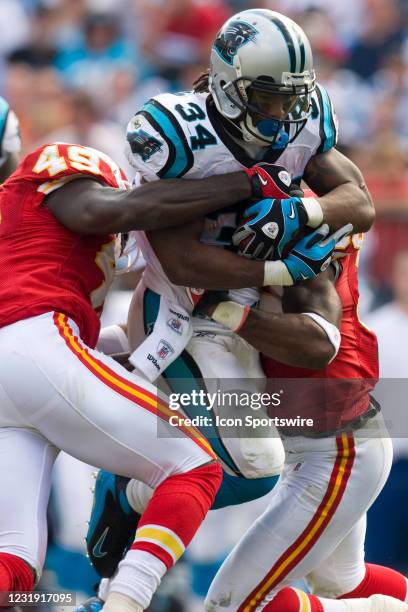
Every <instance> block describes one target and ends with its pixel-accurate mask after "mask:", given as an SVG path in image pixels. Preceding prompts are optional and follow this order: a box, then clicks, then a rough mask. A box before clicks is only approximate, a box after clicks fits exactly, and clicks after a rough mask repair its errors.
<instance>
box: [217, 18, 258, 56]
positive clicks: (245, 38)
mask: <svg viewBox="0 0 408 612" xmlns="http://www.w3.org/2000/svg"><path fill="white" fill-rule="evenodd" d="M257 34H258V30H256V29H255V28H254V26H252V25H251V24H250V23H245V21H232V22H231V23H228V25H227V26H226V27H225V28H223V29H222V30H220V31H219V33H218V36H217V38H216V39H215V42H214V49H215V50H216V51H217V53H218V54H219V55H220V56H221V57H222V59H223V60H224V61H225V62H227V64H231V65H232V63H233V61H234V56H235V55H236V53H237V51H238V49H239V48H240V47H242V46H243V45H246V44H247V43H248V42H249V41H251V40H253V39H254V38H255V36H256V35H257Z"/></svg>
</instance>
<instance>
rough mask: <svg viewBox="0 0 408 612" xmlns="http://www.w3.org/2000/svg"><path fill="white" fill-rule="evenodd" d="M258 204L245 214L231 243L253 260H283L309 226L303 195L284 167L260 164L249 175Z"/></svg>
mask: <svg viewBox="0 0 408 612" xmlns="http://www.w3.org/2000/svg"><path fill="white" fill-rule="evenodd" d="M246 172H247V174H248V176H249V177H250V179H251V184H252V193H253V194H254V197H255V196H258V197H259V200H258V201H256V202H255V203H254V204H252V205H251V206H250V207H249V208H247V210H246V211H245V213H244V218H243V219H242V222H241V224H240V225H239V227H238V228H237V229H236V231H235V232H234V234H233V237H232V242H233V244H234V246H236V247H237V251H238V253H239V254H240V255H243V256H245V257H249V258H251V259H262V260H266V259H281V257H282V255H283V253H284V250H285V247H286V246H287V245H288V244H289V243H290V242H291V241H292V240H293V238H294V237H295V236H296V234H297V233H298V232H299V230H301V229H302V228H303V227H304V226H305V225H306V223H307V220H308V215H307V212H306V210H305V207H304V205H303V203H302V200H301V197H302V196H303V192H302V190H301V189H300V187H299V185H297V184H296V183H293V182H292V178H291V176H290V174H289V172H287V170H286V169H285V168H284V167H283V166H275V165H273V164H266V163H260V164H257V165H255V166H253V167H252V168H249V170H247V171H246Z"/></svg>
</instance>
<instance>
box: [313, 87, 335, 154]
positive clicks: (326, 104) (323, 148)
mask: <svg viewBox="0 0 408 612" xmlns="http://www.w3.org/2000/svg"><path fill="white" fill-rule="evenodd" d="M317 93H318V98H319V102H320V113H321V125H322V131H323V134H322V135H321V136H322V143H321V145H320V147H319V152H321V153H326V152H327V151H329V150H330V149H331V148H332V147H334V146H335V144H336V140H337V133H336V127H335V122H334V118H333V110H332V106H331V103H330V98H329V95H328V93H327V91H326V90H325V88H324V87H322V86H321V85H317Z"/></svg>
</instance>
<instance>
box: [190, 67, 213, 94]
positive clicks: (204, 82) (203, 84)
mask: <svg viewBox="0 0 408 612" xmlns="http://www.w3.org/2000/svg"><path fill="white" fill-rule="evenodd" d="M209 74H210V69H209V68H207V70H205V71H204V72H202V73H201V74H200V76H199V77H198V78H197V79H196V80H195V81H194V83H193V91H194V92H195V93H204V92H206V91H209V89H208V78H209Z"/></svg>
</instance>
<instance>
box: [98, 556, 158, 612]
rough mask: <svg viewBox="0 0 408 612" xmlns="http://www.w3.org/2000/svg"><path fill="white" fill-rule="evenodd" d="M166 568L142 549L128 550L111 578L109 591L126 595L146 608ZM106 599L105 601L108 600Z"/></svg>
mask: <svg viewBox="0 0 408 612" xmlns="http://www.w3.org/2000/svg"><path fill="white" fill-rule="evenodd" d="M166 571H167V568H166V566H165V565H164V563H163V562H162V561H160V559H158V558H157V557H155V556H154V555H151V554H150V553H148V552H145V551H144V550H132V549H131V550H129V551H128V552H127V553H126V555H125V557H124V558H123V559H122V561H121V562H120V563H119V565H118V569H117V571H116V574H115V575H114V577H113V578H112V579H111V582H110V590H109V596H108V600H109V597H110V594H111V593H121V594H122V595H127V596H128V597H130V598H132V599H133V600H134V601H138V602H140V604H141V605H142V606H143V607H142V610H144V609H145V608H148V607H149V605H150V602H151V599H152V597H153V595H154V593H155V592H156V591H157V589H158V587H159V584H160V582H161V579H162V578H163V576H164V574H165V573H166ZM108 600H107V601H108Z"/></svg>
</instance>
